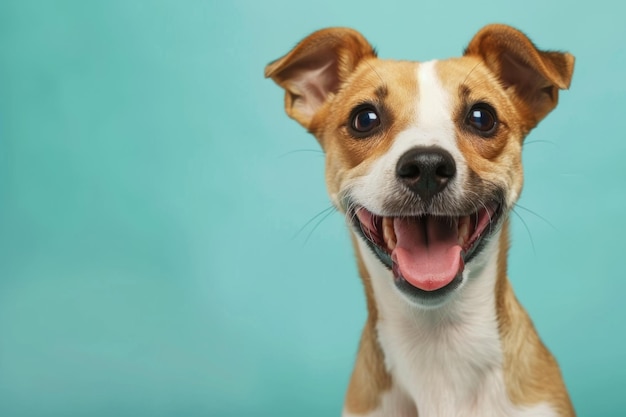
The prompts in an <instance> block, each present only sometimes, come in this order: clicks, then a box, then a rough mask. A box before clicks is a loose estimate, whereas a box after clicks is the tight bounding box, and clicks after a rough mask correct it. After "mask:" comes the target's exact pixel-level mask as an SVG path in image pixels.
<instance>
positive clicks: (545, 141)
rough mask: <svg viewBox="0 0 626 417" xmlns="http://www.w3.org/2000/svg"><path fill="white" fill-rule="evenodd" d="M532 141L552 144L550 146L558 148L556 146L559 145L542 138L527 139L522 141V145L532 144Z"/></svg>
mask: <svg viewBox="0 0 626 417" xmlns="http://www.w3.org/2000/svg"><path fill="white" fill-rule="evenodd" d="M533 143H546V144H548V145H552V146H554V147H555V148H558V147H559V145H558V144H557V143H555V142H552V141H550V140H543V139H538V140H531V141H528V142H524V143H523V144H522V147H524V146H526V145H532V144H533Z"/></svg>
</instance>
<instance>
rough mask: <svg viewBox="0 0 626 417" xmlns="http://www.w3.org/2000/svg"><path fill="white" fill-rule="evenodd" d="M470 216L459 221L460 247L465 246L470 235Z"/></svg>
mask: <svg viewBox="0 0 626 417" xmlns="http://www.w3.org/2000/svg"><path fill="white" fill-rule="evenodd" d="M469 224H470V218H469V216H463V217H461V218H460V219H459V245H461V246H463V245H464V244H465V242H466V241H467V238H468V235H469Z"/></svg>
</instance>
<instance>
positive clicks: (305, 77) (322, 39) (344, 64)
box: [265, 28, 376, 128]
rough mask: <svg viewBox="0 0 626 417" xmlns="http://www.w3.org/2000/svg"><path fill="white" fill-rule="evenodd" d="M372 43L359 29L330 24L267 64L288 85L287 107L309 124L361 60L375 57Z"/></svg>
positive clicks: (268, 73)
mask: <svg viewBox="0 0 626 417" xmlns="http://www.w3.org/2000/svg"><path fill="white" fill-rule="evenodd" d="M375 56H376V53H375V52H374V49H373V48H372V46H371V45H370V44H369V43H368V42H367V41H366V40H365V38H364V37H363V36H362V35H361V34H360V33H359V32H357V31H355V30H352V29H347V28H328V29H322V30H320V31H317V32H315V33H313V34H311V35H310V36H308V37H307V38H305V39H304V40H302V41H301V42H300V43H299V44H298V45H296V47H295V48H293V49H292V50H291V52H289V53H288V54H287V55H285V56H283V57H282V58H279V59H277V60H276V61H274V62H272V63H270V64H269V65H267V67H265V76H266V77H271V78H272V79H273V80H274V81H275V82H276V83H277V84H278V85H280V86H281V87H283V88H284V89H285V111H286V112H287V114H288V115H289V117H292V118H293V119H295V120H297V121H298V122H299V123H300V124H301V125H303V126H304V127H306V128H308V127H309V125H310V122H311V119H312V118H313V116H314V115H315V113H316V112H317V111H318V110H319V108H320V107H321V106H322V104H324V102H325V101H326V99H327V98H328V96H329V95H330V94H332V93H335V92H336V91H337V90H338V89H339V87H340V85H341V83H342V82H344V81H345V80H346V78H347V77H348V76H349V75H350V73H352V71H353V70H354V68H355V67H356V66H357V64H358V63H359V62H360V61H361V60H362V59H363V58H366V57H375Z"/></svg>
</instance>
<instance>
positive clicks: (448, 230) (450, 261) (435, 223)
mask: <svg viewBox="0 0 626 417" xmlns="http://www.w3.org/2000/svg"><path fill="white" fill-rule="evenodd" d="M393 226H394V230H395V232H396V238H397V243H396V248H395V249H394V250H393V252H392V253H391V258H392V259H393V261H394V262H395V263H396V264H397V268H398V269H399V272H400V275H402V277H403V278H404V279H405V280H406V281H407V282H408V283H409V284H411V285H413V286H414V287H417V288H419V289H421V290H424V291H434V290H438V289H439V288H442V287H445V286H446V285H448V284H449V283H450V282H452V280H453V279H454V277H456V276H457V275H458V274H459V273H460V272H461V271H463V268H464V264H463V260H462V259H461V246H459V244H458V242H457V239H458V237H457V236H458V234H457V225H456V223H455V224H451V220H450V218H444V217H434V216H426V217H420V218H414V217H413V218H408V219H407V218H398V217H396V218H394V222H393Z"/></svg>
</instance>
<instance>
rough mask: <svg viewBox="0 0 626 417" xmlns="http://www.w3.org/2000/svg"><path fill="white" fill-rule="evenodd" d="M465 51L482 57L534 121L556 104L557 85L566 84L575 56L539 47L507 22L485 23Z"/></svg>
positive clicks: (565, 87)
mask: <svg viewBox="0 0 626 417" xmlns="http://www.w3.org/2000/svg"><path fill="white" fill-rule="evenodd" d="M465 55H475V56H479V57H481V58H482V59H483V60H484V62H485V64H486V65H487V67H489V69H490V70H491V71H492V72H493V73H494V74H495V75H496V76H497V77H498V78H499V79H500V81H501V83H502V84H503V85H504V87H505V88H509V87H512V88H513V89H514V91H515V94H516V95H517V96H518V97H519V98H520V99H521V100H522V101H523V102H524V103H526V104H527V106H528V108H529V110H530V111H531V112H532V113H533V115H534V116H535V120H534V122H535V124H536V123H538V122H539V121H540V120H541V119H543V118H544V117H545V116H546V115H547V114H548V113H549V112H550V111H551V110H552V109H553V108H554V107H555V106H556V104H557V102H558V96H559V89H561V90H563V89H567V88H569V85H570V82H571V79H572V72H573V71H574V57H573V56H572V55H571V54H568V53H563V52H553V51H540V50H539V49H537V47H535V45H533V43H532V42H531V41H530V39H528V38H527V37H526V35H524V34H523V33H522V32H520V31H518V30H516V29H513V28H512V27H509V26H506V25H497V24H495V25H488V26H485V27H484V28H483V29H481V30H480V31H479V32H478V33H477V34H476V35H475V36H474V38H473V39H472V40H471V42H470V43H469V45H468V47H467V49H466V50H465Z"/></svg>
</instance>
